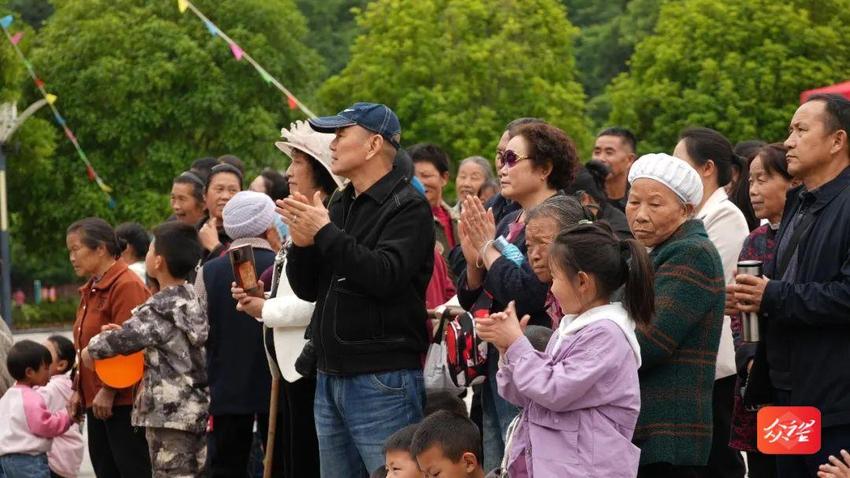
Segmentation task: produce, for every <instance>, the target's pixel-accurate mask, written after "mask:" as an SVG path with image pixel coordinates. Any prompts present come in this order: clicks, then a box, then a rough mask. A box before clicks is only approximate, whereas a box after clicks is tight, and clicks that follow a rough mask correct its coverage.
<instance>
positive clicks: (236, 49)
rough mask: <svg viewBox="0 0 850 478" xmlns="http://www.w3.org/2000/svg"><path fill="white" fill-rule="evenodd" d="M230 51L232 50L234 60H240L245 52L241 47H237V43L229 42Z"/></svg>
mask: <svg viewBox="0 0 850 478" xmlns="http://www.w3.org/2000/svg"><path fill="white" fill-rule="evenodd" d="M230 51H231V52H233V57H234V58H236V61H239V60H241V59H242V55H244V54H245V52H244V51H242V49H241V48H239V45H237V44H236V43H231V44H230Z"/></svg>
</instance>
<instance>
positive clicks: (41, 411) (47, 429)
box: [0, 340, 73, 478]
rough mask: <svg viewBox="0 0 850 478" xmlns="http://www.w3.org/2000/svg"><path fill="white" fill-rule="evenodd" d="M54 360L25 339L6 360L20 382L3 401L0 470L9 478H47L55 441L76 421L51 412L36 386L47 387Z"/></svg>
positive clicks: (0, 411)
mask: <svg viewBox="0 0 850 478" xmlns="http://www.w3.org/2000/svg"><path fill="white" fill-rule="evenodd" d="M52 361H53V359H52V357H51V355H50V351H49V350H48V349H47V347H45V346H44V345H41V344H39V343H36V342H33V341H31V340H22V341H20V342H18V343H16V344H15V345H14V346H12V349H11V350H10V351H9V355H8V357H7V359H6V366H7V367H8V369H9V374H10V375H11V376H12V377H13V378H14V379H15V380H16V381H17V382H16V383H15V386H14V387H12V388H10V389H9V390H7V391H6V394H5V395H3V398H0V471H2V474H3V475H4V476H5V477H6V478H19V477H20V478H24V477H27V478H30V477H38V478H42V477H44V478H47V477H49V476H50V468H49V467H48V465H47V452H48V451H49V450H50V446H51V444H52V441H53V440H52V439H53V438H54V437H57V436H59V435H62V434H63V433H65V432H66V431H67V430H68V428H70V426H71V424H72V423H73V421H72V420H71V418H70V417H69V416H68V412H66V411H65V410H62V411H59V412H55V413H54V412H51V411H50V410H49V409H48V408H47V405H46V404H45V403H44V399H43V398H42V397H41V395H39V394H38V392H36V391H35V390H34V389H33V387H39V386H41V387H43V386H44V385H47V382H48V380H49V378H50V370H49V367H50V364H51V363H52Z"/></svg>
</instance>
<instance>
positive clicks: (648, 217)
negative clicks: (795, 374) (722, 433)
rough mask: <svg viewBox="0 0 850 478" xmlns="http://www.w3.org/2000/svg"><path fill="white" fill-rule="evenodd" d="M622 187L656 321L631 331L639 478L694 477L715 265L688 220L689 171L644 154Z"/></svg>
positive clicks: (705, 435) (708, 419)
mask: <svg viewBox="0 0 850 478" xmlns="http://www.w3.org/2000/svg"><path fill="white" fill-rule="evenodd" d="M629 183H630V184H631V190H630V191H629V198H628V203H627V205H626V217H627V219H628V221H629V227H630V228H631V230H632V233H633V234H634V236H635V239H637V240H638V241H640V242H641V243H642V244H643V245H644V246H646V247H647V248H650V250H651V253H650V257H651V258H652V264H653V267H654V269H655V304H656V311H655V317H654V319H653V321H652V323H651V324H650V325H648V326H645V327H641V328H639V330H638V342H639V343H640V349H641V360H642V365H641V368H640V370H639V377H640V388H641V412H640V417H639V418H638V423H637V427H636V429H635V434H634V443H635V445H637V446H638V447H640V449H641V457H640V465H641V466H640V469H639V471H638V476H639V477H643V476H646V477H649V476H652V477H657V476H677V477H690V476H694V477H696V476H700V474H701V473H702V471H703V470H704V467H705V465H706V463H707V461H708V454H709V450H710V449H711V439H712V400H711V399H712V387H713V385H714V367H715V363H716V360H717V347H718V344H719V341H720V329H721V326H722V324H723V307H724V279H723V265H722V263H721V261H720V256H719V255H718V253H717V249H716V248H715V247H714V244H712V242H711V241H710V240H709V239H708V235H707V234H706V232H705V227H704V226H703V224H702V221H700V220H698V219H694V214H695V210H696V207H697V206H698V205H699V204H700V203H701V202H702V195H703V187H702V181H701V180H700V177H699V174H698V173H697V172H696V170H695V169H694V168H693V167H692V166H691V165H689V164H688V163H686V162H685V161H683V160H681V159H679V158H676V157H673V156H670V155H667V154H648V155H645V156H643V157H641V158H640V159H638V160H637V161H636V162H635V163H634V165H632V168H631V170H630V171H629Z"/></svg>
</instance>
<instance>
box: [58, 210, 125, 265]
mask: <svg viewBox="0 0 850 478" xmlns="http://www.w3.org/2000/svg"><path fill="white" fill-rule="evenodd" d="M71 233H77V234H79V235H80V242H82V243H83V245H84V246H86V247H88V248H89V249H97V248H98V247H100V246H104V247H105V248H106V251H107V252H108V253H109V255H111V256H112V257H113V258H115V259H117V258H118V257H119V256H121V250H122V248H121V246H120V245H119V244H118V237H117V236H116V235H115V230H114V229H112V226H110V225H109V223H108V222H106V221H104V220H103V219H101V218H99V217H87V218H85V219H80V220H79V221H76V222H74V223H73V224H71V225H70V226H68V230H67V231H65V235H66V236H67V235H68V234H71Z"/></svg>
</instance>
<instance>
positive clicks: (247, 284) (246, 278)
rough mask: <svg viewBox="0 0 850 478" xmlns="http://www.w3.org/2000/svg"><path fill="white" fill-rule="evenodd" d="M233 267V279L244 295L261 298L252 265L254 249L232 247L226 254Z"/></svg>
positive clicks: (254, 268)
mask: <svg viewBox="0 0 850 478" xmlns="http://www.w3.org/2000/svg"><path fill="white" fill-rule="evenodd" d="M227 253H228V254H229V255H230V264H231V265H232V266H233V278H234V280H235V281H236V285H238V286H239V287H240V288H241V289H243V290H244V291H245V293H246V294H248V295H250V296H254V297H263V290H262V289H261V288H260V284H259V283H258V282H257V269H256V266H255V265H254V248H253V247H251V245H250V244H245V245H243V246H239V247H234V248H232V249H230V250H229V251H228V252H227Z"/></svg>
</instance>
